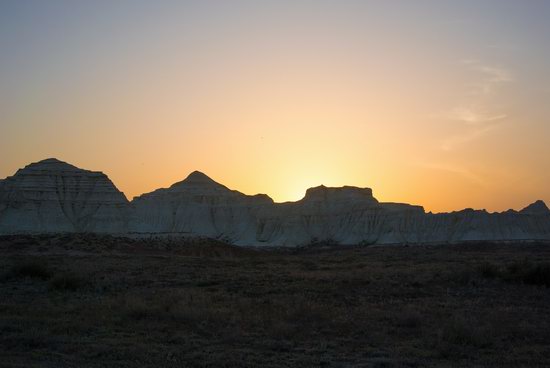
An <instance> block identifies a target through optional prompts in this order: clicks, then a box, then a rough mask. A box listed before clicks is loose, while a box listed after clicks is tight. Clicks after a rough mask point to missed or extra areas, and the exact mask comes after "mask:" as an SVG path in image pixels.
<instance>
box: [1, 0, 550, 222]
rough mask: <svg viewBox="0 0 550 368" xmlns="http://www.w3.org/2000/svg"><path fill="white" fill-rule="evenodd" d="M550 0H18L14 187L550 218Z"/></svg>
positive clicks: (6, 166) (11, 10)
mask: <svg viewBox="0 0 550 368" xmlns="http://www.w3.org/2000/svg"><path fill="white" fill-rule="evenodd" d="M549 19H550V1H545V0H529V1H520V0H514V1H506V0H493V1H484V0H470V1H465V0H456V1H444V0H433V1H428V0H417V1H411V0H402V1H396V0H379V1H366V0H362V1H352V0H333V1H324V0H315V1H313V0H312V1H300V0H291V1H285V0H277V1H258V0H250V1H230V0H225V1H222V0H219V1H208V0H198V1H137V0H127V1H125V0H118V1H111V0H108V1H107V0H94V1H87V2H84V1H72V0H70V1H55V0H48V1H43V0H36V1H30V0H13V1H9V0H0V50H1V52H0V158H1V159H0V177H2V178H3V177H6V176H8V175H12V174H13V173H14V172H15V171H16V170H17V169H18V168H20V167H22V166H24V165H26V164H28V163H30V162H33V161H38V160H41V159H44V158H48V157H57V158H59V159H61V160H64V161H67V162H70V163H72V164H74V165H77V166H79V167H83V168H87V169H92V170H101V171H103V172H105V173H106V174H107V175H109V177H110V178H111V179H112V180H113V181H114V182H115V184H116V185H117V186H118V187H119V189H120V190H122V191H123V192H124V193H125V194H126V195H127V196H128V197H129V198H132V197H133V196H135V195H138V194H141V193H143V192H148V191H151V190H153V189H156V188H159V187H166V186H169V185H171V184H172V183H174V182H176V181H179V180H181V179H183V178H184V177H186V176H187V175H188V174H189V173H190V172H191V171H193V170H200V171H203V172H205V173H206V174H208V175H209V176H211V177H212V178H213V179H215V180H217V181H219V182H221V183H223V184H225V185H227V186H229V187H230V188H233V189H237V190H240V191H242V192H244V193H247V194H255V193H267V194H268V195H270V196H271V197H272V198H274V199H275V200H276V201H286V200H296V199H299V198H301V197H302V196H303V194H304V192H305V190H306V188H308V187H311V186H317V185H320V184H324V185H327V186H341V185H344V184H348V185H356V186H364V187H371V188H373V190H374V195H375V196H376V197H377V198H378V199H380V200H384V201H402V202H408V203H415V204H421V205H424V206H425V208H426V209H427V210H432V211H447V210H457V209H462V208H464V207H473V208H486V209H488V210H491V211H495V210H503V209H507V208H521V207H523V206H525V205H527V204H528V203H530V202H533V201H534V200H536V199H543V200H545V201H547V202H548V203H550V170H549V169H550V161H549V159H550V21H548V20H549Z"/></svg>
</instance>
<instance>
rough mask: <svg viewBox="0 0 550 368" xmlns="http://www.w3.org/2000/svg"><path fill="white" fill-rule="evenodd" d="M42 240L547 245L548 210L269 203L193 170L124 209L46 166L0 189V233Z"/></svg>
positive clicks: (348, 201) (354, 197)
mask: <svg viewBox="0 0 550 368" xmlns="http://www.w3.org/2000/svg"><path fill="white" fill-rule="evenodd" d="M43 232H49V233H51V232H96V233H111V234H117V235H129V236H134V237H145V236H147V237H149V236H188V237H197V236H200V237H212V238H217V239H224V240H227V241H230V242H232V243H234V244H239V245H256V246H258V245H267V246H297V245H304V244H310V243H315V242H327V241H328V242H335V243H340V244H403V243H407V244H418V243H460V242H466V241H508V240H510V241H513V240H550V210H549V209H548V207H547V206H546V205H545V204H544V202H542V201H537V202H535V203H533V204H531V205H529V206H528V207H526V208H524V209H523V210H521V211H519V212H517V211H513V210H509V211H506V212H502V213H488V212H486V211H484V210H481V211H475V210H472V209H466V210H463V211H459V212H452V213H440V214H432V213H426V212H425V211H424V209H423V208H422V207H420V206H413V205H409V204H402V203H381V202H378V201H377V200H376V199H375V198H374V196H373V194H372V190H371V189H369V188H357V187H350V186H345V187H341V188H327V187H325V186H319V187H316V188H310V189H308V190H307V192H306V195H305V197H304V198H303V199H301V200H299V201H296V202H286V203H274V202H273V200H272V199H271V198H269V197H268V196H267V195H262V194H260V195H255V196H249V195H245V194H243V193H240V192H238V191H235V190H230V189H228V188H227V187H225V186H223V185H221V184H219V183H216V182H215V181H213V180H212V179H210V178H209V177H207V176H206V175H204V174H202V173H200V172H198V171H195V172H193V173H191V174H190V175H189V176H188V177H187V178H186V179H185V180H183V181H181V182H178V183H176V184H174V185H172V186H171V187H169V188H166V189H158V190H155V191H153V192H151V193H147V194H143V195H141V196H138V197H136V198H134V200H132V202H128V201H127V200H126V198H125V197H124V195H123V194H122V193H121V192H120V191H118V190H117V189H116V187H115V186H114V185H113V183H112V182H111V181H110V180H109V179H108V178H107V176H105V175H104V174H102V173H99V172H92V171H87V170H82V169H78V168H76V167H74V166H72V165H69V164H67V163H64V162H61V161H58V160H55V159H48V160H44V161H40V162H38V163H35V164H31V165H29V166H27V167H25V168H24V169H21V170H19V171H18V172H17V173H16V174H15V175H14V176H12V177H8V178H6V179H5V180H0V234H17V233H43Z"/></svg>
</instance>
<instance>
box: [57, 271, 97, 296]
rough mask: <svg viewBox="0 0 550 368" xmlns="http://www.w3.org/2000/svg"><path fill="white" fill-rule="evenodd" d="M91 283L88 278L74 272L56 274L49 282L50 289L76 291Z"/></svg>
mask: <svg viewBox="0 0 550 368" xmlns="http://www.w3.org/2000/svg"><path fill="white" fill-rule="evenodd" d="M87 285H89V282H88V280H86V279H84V278H83V277H82V276H79V275H76V274H75V273H72V272H63V273H58V274H56V275H55V276H54V277H53V278H52V279H51V280H50V282H49V285H48V287H49V289H50V290H57V291H76V290H79V289H82V288H84V287H86V286H87Z"/></svg>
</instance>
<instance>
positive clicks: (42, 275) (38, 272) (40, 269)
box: [4, 261, 52, 280]
mask: <svg viewBox="0 0 550 368" xmlns="http://www.w3.org/2000/svg"><path fill="white" fill-rule="evenodd" d="M51 276H52V272H51V270H50V269H49V268H48V267H47V265H46V264H43V263H39V262H37V261H26V262H22V263H18V264H15V265H13V266H12V267H11V269H10V270H9V271H8V272H7V274H6V275H5V276H4V278H5V279H11V278H25V277H29V278H32V279H41V280H47V279H49V278H50V277H51Z"/></svg>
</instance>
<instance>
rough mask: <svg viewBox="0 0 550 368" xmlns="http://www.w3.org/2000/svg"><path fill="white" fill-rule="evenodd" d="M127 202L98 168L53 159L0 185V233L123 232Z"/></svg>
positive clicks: (28, 167) (126, 215)
mask: <svg viewBox="0 0 550 368" xmlns="http://www.w3.org/2000/svg"><path fill="white" fill-rule="evenodd" d="M127 218H128V201H127V200H126V197H124V195H123V194H122V193H121V192H120V191H118V189H116V187H115V186H114V185H113V183H112V182H111V181H110V180H109V178H107V176H106V175H105V174H103V173H101V172H94V171H88V170H82V169H79V168H77V167H75V166H72V165H70V164H67V163H65V162H62V161H59V160H57V159H46V160H43V161H40V162H37V163H32V164H30V165H28V166H26V167H25V168H23V169H20V170H18V171H17V172H16V173H15V175H13V176H11V177H8V178H6V179H5V180H3V181H2V184H1V185H0V233H1V234H15V233H43V232H46V233H52V232H97V233H123V232H125V231H126V223H127Z"/></svg>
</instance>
